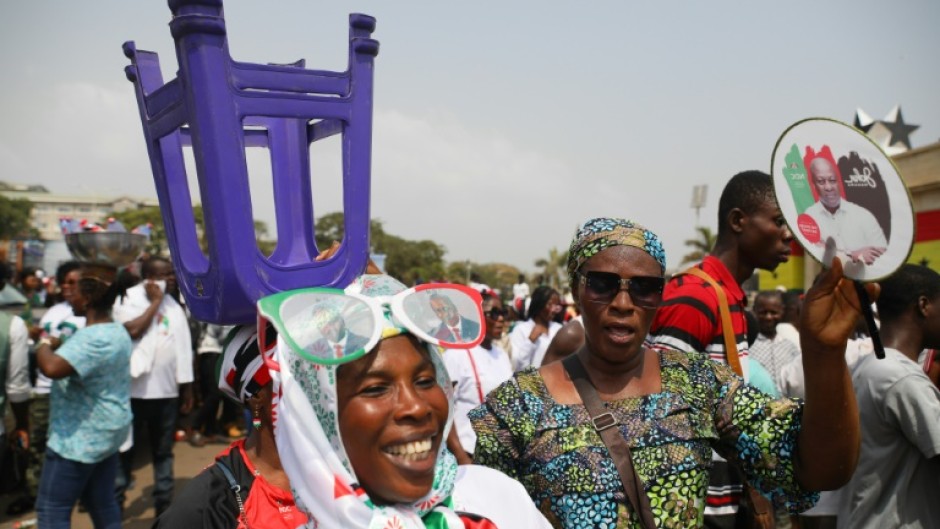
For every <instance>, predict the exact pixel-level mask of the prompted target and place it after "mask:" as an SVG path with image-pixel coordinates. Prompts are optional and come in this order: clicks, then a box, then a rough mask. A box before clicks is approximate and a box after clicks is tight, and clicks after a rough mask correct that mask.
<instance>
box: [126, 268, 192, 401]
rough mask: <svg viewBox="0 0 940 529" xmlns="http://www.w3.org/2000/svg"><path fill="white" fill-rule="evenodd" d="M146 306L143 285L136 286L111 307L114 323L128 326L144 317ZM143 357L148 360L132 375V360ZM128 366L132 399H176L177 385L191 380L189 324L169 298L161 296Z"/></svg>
mask: <svg viewBox="0 0 940 529" xmlns="http://www.w3.org/2000/svg"><path fill="white" fill-rule="evenodd" d="M149 304H150V303H149V301H147V294H146V291H145V290H144V283H140V284H138V285H135V286H133V287H131V288H129V289H127V296H126V297H125V298H124V299H123V300H121V299H118V300H117V302H116V303H115V304H114V311H113V317H114V320H115V321H117V322H120V323H127V322H129V321H131V320H133V319H135V318H137V317H139V316H140V315H141V314H143V313H144V311H145V310H146V308H147V306H149ZM135 356H137V358H136V359H135ZM142 356H147V357H148V360H147V361H146V362H144V364H146V365H145V367H144V368H143V369H142V371H141V372H139V373H136V376H135V373H134V372H133V370H134V369H135V368H134V365H135V360H139V359H140V358H141V357H142ZM131 366H132V373H131V376H132V378H131V398H135V399H170V398H176V397H178V396H179V385H180V384H187V383H189V382H192V381H193V349H192V339H191V336H190V333H189V322H188V321H187V319H186V313H185V312H184V311H183V308H182V307H180V305H179V303H177V302H176V300H175V299H173V297H172V296H169V295H166V296H163V302H162V303H161V304H160V308H159V310H158V311H157V314H156V316H154V318H153V322H152V323H151V325H150V328H149V329H148V330H147V331H146V332H145V333H144V335H143V336H141V338H140V339H139V340H137V341H135V342H134V350H133V352H131Z"/></svg>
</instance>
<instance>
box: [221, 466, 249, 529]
mask: <svg viewBox="0 0 940 529" xmlns="http://www.w3.org/2000/svg"><path fill="white" fill-rule="evenodd" d="M215 465H216V466H217V467H219V470H221V471H222V474H224V475H225V479H226V480H227V481H228V487H229V488H230V489H232V493H234V494H235V501H237V502H238V517H239V518H240V519H241V521H242V523H243V524H245V529H249V527H248V517H247V516H246V515H245V502H243V501H242V495H241V494H240V493H241V490H242V486H241V485H239V484H238V481H236V480H235V474H233V473H232V469H230V468H229V467H228V465H226V464H225V463H223V462H222V460H221V459H216V460H215Z"/></svg>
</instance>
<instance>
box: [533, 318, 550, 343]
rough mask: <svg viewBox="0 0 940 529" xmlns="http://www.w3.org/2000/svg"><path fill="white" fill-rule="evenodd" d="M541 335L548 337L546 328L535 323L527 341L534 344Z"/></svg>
mask: <svg viewBox="0 0 940 529" xmlns="http://www.w3.org/2000/svg"><path fill="white" fill-rule="evenodd" d="M543 334H544V335H546V336H548V327H546V326H544V325H542V324H541V323H539V322H538V321H536V322H535V327H532V332H530V333H529V341H530V342H532V343H535V341H536V340H538V339H539V338H541V337H542V335H543Z"/></svg>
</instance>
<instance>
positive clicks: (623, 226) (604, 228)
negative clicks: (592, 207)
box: [568, 217, 666, 291]
mask: <svg viewBox="0 0 940 529" xmlns="http://www.w3.org/2000/svg"><path fill="white" fill-rule="evenodd" d="M613 246H633V247H634V248H639V249H641V250H643V251H644V252H646V253H648V254H650V256H652V258H653V259H655V260H656V262H657V263H659V268H660V271H661V272H665V271H666V251H665V250H663V245H662V243H661V242H660V241H659V237H657V236H656V234H655V233H653V232H651V231H650V230H648V229H646V228H645V227H643V226H641V225H639V224H637V223H635V222H633V221H631V220H626V219H617V218H605V217H598V218H594V219H591V220H589V221H587V222H585V223H584V224H582V225H581V227H580V228H578V231H577V232H576V233H575V234H574V239H572V240H571V247H570V248H568V281H569V284H570V285H571V290H572V291H573V290H575V289H576V288H577V286H578V283H577V279H578V278H577V274H578V269H580V268H581V265H583V264H584V263H585V262H586V261H587V260H588V259H590V258H591V257H594V256H595V255H597V254H598V253H599V252H600V251H601V250H605V249H607V248H611V247H613Z"/></svg>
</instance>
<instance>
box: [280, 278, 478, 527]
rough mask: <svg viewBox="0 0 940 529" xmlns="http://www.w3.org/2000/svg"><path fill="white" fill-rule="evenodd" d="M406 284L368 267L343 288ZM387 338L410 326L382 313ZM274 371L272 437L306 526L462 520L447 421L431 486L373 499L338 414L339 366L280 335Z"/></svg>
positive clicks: (376, 290) (368, 292) (379, 290)
mask: <svg viewBox="0 0 940 529" xmlns="http://www.w3.org/2000/svg"><path fill="white" fill-rule="evenodd" d="M405 288H406V287H405V285H403V284H401V283H400V282H398V281H396V280H395V279H393V278H392V277H390V276H386V275H363V276H360V277H359V278H357V279H356V280H355V281H354V282H353V284H352V285H350V286H349V287H347V288H346V292H349V293H353V292H355V293H358V294H361V295H363V296H368V297H386V296H392V295H394V294H396V293H398V292H401V291H403V290H405ZM384 325H385V327H384V330H383V334H382V339H386V338H390V337H392V336H397V335H400V334H403V333H405V332H407V331H406V330H405V329H402V328H400V327H397V326H395V325H394V324H393V323H392V322H391V320H389V319H388V315H386V319H385V320H384ZM428 350H429V351H430V357H431V361H432V362H433V364H434V367H435V370H436V371H437V381H438V383H439V384H440V385H441V387H442V388H443V389H444V392H445V394H446V395H447V400H448V402H449V403H450V410H451V411H450V414H453V409H454V397H453V390H452V388H451V384H450V380H449V378H448V376H447V370H446V369H445V367H444V363H443V361H442V359H441V358H440V355H439V353H438V351H437V350H436V348H434V347H433V346H428ZM274 360H275V361H276V362H277V364H278V365H279V366H280V367H279V370H272V372H271V374H272V378H273V379H274V402H273V406H274V414H273V416H274V421H275V424H274V438H275V441H276V443H277V448H278V453H279V454H280V457H281V463H282V465H283V467H284V470H285V472H287V476H288V478H289V479H290V483H291V490H292V492H293V495H294V500H295V502H296V503H297V507H298V508H299V509H301V510H302V511H304V512H305V513H306V514H307V516H308V520H309V522H308V524H307V527H318V528H326V527H329V528H332V527H337V528H339V527H343V528H345V527H350V528H354V527H355V528H358V527H362V528H370V529H385V528H402V529H406V528H424V527H435V528H442V529H443V528H450V529H458V528H460V529H462V528H463V523H462V522H461V521H460V519H459V518H458V517H457V515H456V514H455V513H454V511H453V510H452V509H451V507H450V506H451V501H450V495H451V492H452V491H453V488H454V480H455V478H456V476H457V461H456V459H455V458H454V456H453V455H452V454H451V453H450V452H449V451H448V450H447V448H446V443H445V442H444V441H443V439H446V438H447V433H448V431H449V430H450V421H449V420H448V423H447V426H446V427H445V429H444V437H443V439H442V442H441V447H440V450H439V452H438V454H437V466H436V468H435V471H434V483H433V485H432V487H431V491H430V492H429V493H428V494H427V496H425V497H424V498H421V499H420V500H418V501H416V502H414V503H413V504H410V505H402V504H396V505H385V506H378V505H374V504H373V503H372V501H371V500H370V499H369V497H368V495H367V494H366V492H365V490H363V488H362V487H361V486H360V485H359V480H358V479H357V478H356V474H355V472H354V471H353V468H352V465H351V463H350V461H349V457H348V456H347V455H346V450H345V448H344V447H343V440H342V437H341V435H340V431H339V418H338V416H337V396H336V382H337V376H336V371H337V367H336V366H326V365H318V364H315V363H313V362H310V361H308V360H305V359H303V358H301V357H299V356H298V355H296V354H295V353H294V352H293V350H292V349H291V348H290V347H288V346H286V345H285V344H284V343H282V342H281V341H280V340H278V345H277V348H276V351H275V353H274Z"/></svg>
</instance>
